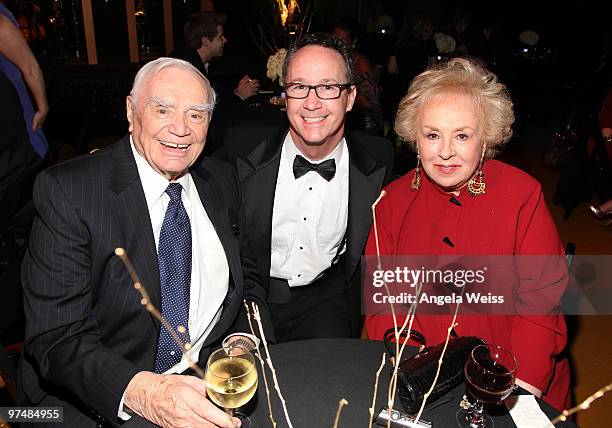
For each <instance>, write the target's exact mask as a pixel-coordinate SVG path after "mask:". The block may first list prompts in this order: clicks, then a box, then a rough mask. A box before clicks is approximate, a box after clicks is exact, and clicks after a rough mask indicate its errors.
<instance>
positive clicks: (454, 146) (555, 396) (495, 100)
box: [366, 58, 570, 409]
mask: <svg viewBox="0 0 612 428" xmlns="http://www.w3.org/2000/svg"><path fill="white" fill-rule="evenodd" d="M513 122H514V114H513V109H512V101H511V100H510V97H509V95H508V92H507V90H506V87H505V85H503V84H502V83H500V82H499V81H498V80H497V77H496V76H495V75H494V74H492V73H490V72H489V71H487V70H486V69H484V68H482V67H481V66H480V65H478V64H476V63H475V62H473V61H470V60H467V59H462V58H456V59H452V60H450V61H449V62H447V63H443V64H440V65H436V66H433V67H431V68H429V69H428V70H426V71H425V72H423V73H421V74H420V75H419V76H417V77H416V78H415V79H414V80H413V82H412V84H411V85H410V88H409V89H408V92H407V94H406V96H405V97H404V98H403V99H402V101H401V103H400V106H399V111H398V113H397V118H396V123H395V130H396V132H397V134H398V135H399V136H400V137H402V139H403V140H404V141H406V142H408V143H409V144H411V145H412V147H413V148H414V149H415V151H416V152H417V155H418V164H417V167H416V168H415V169H414V170H413V171H411V172H409V173H408V174H406V175H405V176H403V177H402V178H400V179H398V180H396V181H395V182H393V183H391V184H390V185H389V186H388V187H387V188H386V194H385V196H383V197H382V199H381V200H380V202H379V203H378V204H377V206H376V211H375V220H376V226H377V236H378V239H376V236H375V233H374V230H372V232H371V233H370V238H369V240H368V244H367V247H366V254H368V255H376V254H378V253H379V254H380V255H387V256H410V255H425V256H431V255H436V256H440V255H449V256H501V255H506V256H543V255H546V256H553V257H550V258H547V259H546V260H547V262H546V263H535V262H534V263H530V266H529V268H528V269H521V268H517V269H514V270H513V271H512V274H511V275H506V274H504V276H503V277H502V278H501V281H500V283H497V282H496V283H495V285H494V288H493V289H495V287H498V286H499V287H504V286H509V287H511V288H510V290H511V297H512V302H511V303H512V305H513V310H512V311H509V312H505V313H504V314H481V315H465V314H464V313H461V312H460V315H459V316H458V318H457V326H456V327H455V331H456V333H457V334H459V335H464V336H479V337H481V338H482V339H484V340H485V341H486V342H487V343H489V344H494V345H501V346H503V347H505V348H507V349H509V350H511V351H512V352H513V353H514V355H515V356H516V359H517V363H518V370H517V384H518V385H520V386H522V387H524V388H526V389H527V390H529V391H531V392H532V393H533V394H534V395H537V396H539V397H542V398H543V399H544V400H545V401H547V402H548V403H550V404H551V405H553V406H554V407H556V408H557V409H563V408H565V406H566V405H568V404H569V398H570V395H569V382H570V374H569V365H568V361H567V358H565V357H564V356H563V351H564V349H565V347H566V343H567V334H566V326H565V321H564V318H563V315H562V314H561V313H560V311H559V309H558V302H559V299H560V297H561V295H562V294H563V292H564V290H565V287H566V285H567V280H568V276H567V266H566V265H565V261H564V258H563V257H562V255H563V246H562V244H561V242H560V239H559V235H558V232H557V229H556V227H555V224H554V222H553V220H552V218H551V216H550V213H549V211H548V209H547V207H546V203H545V201H544V197H543V195H542V189H541V187H540V184H539V183H538V182H537V181H536V180H534V179H533V178H532V177H530V176H529V175H527V174H526V173H524V172H522V171H520V170H518V169H516V168H514V167H511V166H509V165H506V164H503V163H501V162H499V161H495V160H491V158H492V157H493V156H494V155H495V154H496V153H497V151H498V150H499V149H500V147H501V146H502V145H503V144H504V143H506V142H507V141H508V140H509V139H510V137H511V135H512V129H511V126H512V123H513ZM376 241H378V243H377V242H376ZM377 248H378V251H377ZM536 259H537V258H532V259H530V260H536ZM491 273H494V272H491ZM498 277H499V275H498ZM507 290H508V289H507V288H506V291H507ZM423 291H425V289H424V290H423ZM507 297H508V296H507ZM506 303H507V302H506ZM398 309H401V308H398ZM399 312H401V310H400V311H399ZM405 312H406V311H405V308H404V313H405ZM425 312H427V311H425ZM389 313H390V312H389V311H386V310H383V311H382V312H377V313H374V312H370V313H369V314H368V315H367V316H366V333H367V336H368V337H369V338H371V339H382V338H383V334H384V332H385V330H386V329H388V328H392V327H393V320H392V318H391V316H390V315H389ZM416 314H417V315H416V317H415V321H414V324H413V326H412V328H413V329H416V330H418V331H420V332H421V333H423V334H424V335H425V337H426V339H427V343H428V345H435V344H437V343H440V342H442V341H444V340H445V338H446V334H447V329H448V327H449V325H450V322H451V319H452V316H450V315H431V314H427V313H425V314H423V310H421V311H419V307H418V306H417V312H416ZM404 317H405V316H404ZM404 317H402V316H399V317H398V318H399V322H400V325H401V321H403V318H404Z"/></svg>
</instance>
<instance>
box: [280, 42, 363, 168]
mask: <svg viewBox="0 0 612 428" xmlns="http://www.w3.org/2000/svg"><path fill="white" fill-rule="evenodd" d="M347 80H348V79H347V71H346V65H345V64H344V60H343V59H342V56H341V55H340V53H338V52H336V51H335V50H333V49H330V48H325V47H322V46H317V45H308V46H305V47H303V48H301V49H300V50H298V51H297V52H296V53H295V55H294V56H293V58H291V61H290V62H289V64H288V66H287V73H286V81H287V83H303V84H305V85H312V86H314V85H320V84H325V83H328V84H343V83H347ZM355 95H356V90H355V87H354V86H352V87H351V88H350V89H349V90H343V91H342V92H341V94H340V98H337V99H333V100H322V99H320V98H319V97H317V95H316V93H315V91H314V90H311V91H310V93H309V94H308V97H306V98H304V99H295V98H287V117H288V119H289V124H290V132H291V138H292V139H293V142H294V144H295V145H296V147H297V148H298V149H299V150H300V151H301V152H302V153H304V154H305V155H307V156H308V157H310V158H311V159H312V160H317V159H322V158H323V157H325V156H327V155H328V154H329V153H331V152H332V151H333V150H334V149H335V148H336V146H337V145H338V143H339V142H340V140H341V139H342V137H343V136H344V116H345V114H346V112H347V111H349V110H350V109H351V108H352V107H353V102H354V101H355Z"/></svg>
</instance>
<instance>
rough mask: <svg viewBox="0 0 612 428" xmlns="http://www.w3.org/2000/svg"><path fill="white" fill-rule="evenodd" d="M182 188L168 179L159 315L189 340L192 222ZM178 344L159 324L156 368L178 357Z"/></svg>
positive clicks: (160, 255) (160, 252)
mask: <svg viewBox="0 0 612 428" xmlns="http://www.w3.org/2000/svg"><path fill="white" fill-rule="evenodd" d="M182 190H183V188H182V187H181V185H180V184H178V183H170V184H169V185H168V188H167V189H166V193H167V194H168V196H170V203H169V204H168V208H167V209H166V215H165V217H164V222H163V224H162V228H161V232H160V234H159V245H158V251H157V257H158V260H159V280H160V285H161V308H162V316H163V317H164V319H166V321H168V323H169V324H170V325H171V326H172V329H173V330H174V332H176V333H177V335H178V336H179V337H180V339H181V341H182V342H183V343H188V342H189V341H190V339H189V330H188V321H189V288H190V285H191V224H190V223H189V217H188V216H187V211H185V207H184V206H183V202H182V201H181V191H182ZM181 357H182V353H181V347H180V346H179V344H178V343H176V341H175V340H174V338H173V337H172V336H171V334H170V333H169V332H168V331H167V330H166V329H165V328H164V326H163V325H162V326H161V331H160V334H159V343H158V347H157V356H156V358H155V372H156V373H163V372H165V371H166V370H168V369H169V368H171V367H172V366H174V365H175V364H176V363H178V362H179V361H180V360H181Z"/></svg>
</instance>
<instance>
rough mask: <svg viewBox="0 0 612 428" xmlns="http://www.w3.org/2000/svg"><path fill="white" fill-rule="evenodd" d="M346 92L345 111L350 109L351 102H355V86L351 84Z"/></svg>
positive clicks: (351, 106)
mask: <svg viewBox="0 0 612 428" xmlns="http://www.w3.org/2000/svg"><path fill="white" fill-rule="evenodd" d="M347 92H348V101H347V103H346V111H347V112H348V111H351V109H352V108H353V104H354V103H355V97H357V86H355V85H351V87H350V89H349V90H348V91H347Z"/></svg>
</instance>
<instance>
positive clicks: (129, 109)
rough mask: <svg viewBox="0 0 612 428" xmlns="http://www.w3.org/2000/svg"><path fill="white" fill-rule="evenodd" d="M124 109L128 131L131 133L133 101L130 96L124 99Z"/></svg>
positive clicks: (132, 127)
mask: <svg viewBox="0 0 612 428" xmlns="http://www.w3.org/2000/svg"><path fill="white" fill-rule="evenodd" d="M125 110H126V112H127V121H128V124H129V126H128V131H129V132H130V134H131V133H132V131H133V130H134V102H133V101H132V97H130V96H128V97H127V98H126V99H125Z"/></svg>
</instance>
